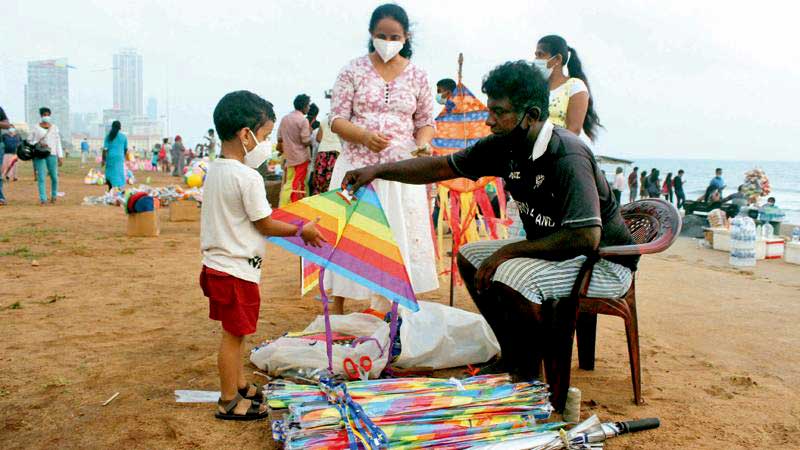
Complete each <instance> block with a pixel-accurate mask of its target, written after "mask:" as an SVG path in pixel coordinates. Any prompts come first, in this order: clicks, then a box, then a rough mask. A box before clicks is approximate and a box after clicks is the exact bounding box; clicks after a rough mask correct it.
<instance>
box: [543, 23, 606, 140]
mask: <svg viewBox="0 0 800 450" xmlns="http://www.w3.org/2000/svg"><path fill="white" fill-rule="evenodd" d="M539 44H540V45H541V46H542V49H543V50H544V51H546V52H547V53H549V54H550V55H551V56H555V55H561V62H562V64H564V63H565V64H566V65H567V70H568V71H569V76H571V77H575V78H580V79H581V80H582V81H583V82H584V83H586V88H587V89H589V109H587V110H586V117H585V118H584V119H583V131H584V132H585V133H586V135H587V136H589V139H591V140H594V139H595V138H596V137H597V129H598V128H602V127H603V126H602V125H600V117H598V116H597V111H595V109H594V99H593V96H592V88H591V87H589V80H588V79H587V78H586V74H585V73H583V66H582V65H581V60H580V58H578V52H576V51H575V49H574V48H572V47H570V46H569V45H567V41H566V40H565V39H564V38H562V37H561V36H556V35H554V34H551V35H549V36H545V37H543V38H541V39H539Z"/></svg>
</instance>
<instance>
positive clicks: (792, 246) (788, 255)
mask: <svg viewBox="0 0 800 450" xmlns="http://www.w3.org/2000/svg"><path fill="white" fill-rule="evenodd" d="M783 259H784V261H786V262H787V263H789V264H800V242H787V243H786V252H785V253H784V255H783Z"/></svg>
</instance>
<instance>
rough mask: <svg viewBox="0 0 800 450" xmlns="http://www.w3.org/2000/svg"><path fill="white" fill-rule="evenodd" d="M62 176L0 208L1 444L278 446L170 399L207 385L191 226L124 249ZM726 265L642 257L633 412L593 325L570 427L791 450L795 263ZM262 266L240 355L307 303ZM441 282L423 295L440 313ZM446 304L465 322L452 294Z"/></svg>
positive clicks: (603, 322)
mask: <svg viewBox="0 0 800 450" xmlns="http://www.w3.org/2000/svg"><path fill="white" fill-rule="evenodd" d="M63 172H64V173H62V188H61V190H63V191H65V192H66V193H67V195H66V197H64V198H63V199H61V200H60V201H59V202H58V204H56V205H54V206H45V207H40V206H39V205H38V201H37V198H36V194H35V185H34V184H33V181H32V176H31V171H30V164H29V163H28V164H23V166H22V172H21V175H22V179H21V180H20V181H19V182H17V183H12V184H11V185H10V186H8V185H6V189H5V192H6V196H7V197H8V198H9V201H10V205H9V206H5V207H0V224H2V225H0V255H2V256H0V268H2V269H0V341H2V343H3V344H2V352H0V447H2V448H25V449H31V448H111V447H116V448H267V449H271V448H277V447H276V446H275V444H274V443H273V442H272V440H271V438H270V430H269V424H268V422H260V423H229V422H221V421H217V420H215V419H214V418H213V411H212V408H213V407H212V406H211V405H207V404H206V405H185V404H176V403H175V402H174V397H173V391H174V390H175V389H204V390H216V389H217V375H216V354H215V352H216V347H217V344H218V339H219V331H218V325H217V324H216V323H215V322H211V321H210V320H208V318H207V314H208V313H207V302H206V299H205V298H204V297H203V296H202V293H201V291H200V288H199V287H198V284H197V276H198V273H199V269H200V253H199V250H198V233H199V223H170V222H168V221H167V211H165V210H164V211H161V214H160V216H161V230H162V232H161V236H159V237H158V238H128V237H126V236H125V220H126V218H125V216H124V214H123V212H122V210H121V209H120V208H113V207H107V206H81V204H80V203H81V201H82V198H83V197H84V196H85V195H100V194H101V193H102V192H103V188H102V187H99V186H85V185H83V184H82V179H83V174H84V173H85V170H79V169H78V168H77V162H74V161H71V162H69V163H68V164H67V165H66V166H65V168H64V171H63ZM148 175H149V174H143V173H139V174H138V176H139V178H140V179H141V180H143V179H144V178H146V177H147V176H148ZM151 176H152V177H153V183H152V184H154V185H163V184H167V183H170V182H171V179H170V178H169V177H167V176H163V175H151ZM726 256H727V255H725V254H723V253H718V252H715V251H712V250H707V249H702V248H698V246H697V245H696V243H695V242H694V241H692V240H688V239H681V240H679V241H678V242H677V243H676V244H675V245H674V246H673V247H672V248H671V249H670V250H669V251H668V252H666V253H664V254H661V255H655V256H648V257H645V258H644V259H643V261H642V263H641V270H640V273H639V278H638V280H637V288H638V296H639V301H638V305H639V306H638V307H639V320H640V333H641V341H642V342H641V346H642V365H643V371H644V373H643V378H644V383H643V393H644V398H645V400H646V402H647V403H646V405H643V406H636V405H634V404H633V403H632V391H631V386H630V378H629V372H628V363H627V352H626V346H625V338H624V330H623V326H622V322H621V321H620V320H618V319H616V318H609V317H601V318H600V321H599V327H598V333H599V336H598V351H597V364H596V370H594V371H592V372H587V371H582V370H579V369H577V368H575V369H574V371H573V385H574V386H577V387H579V388H580V389H581V390H582V391H583V399H584V401H585V403H584V408H583V415H584V417H586V416H587V415H588V414H591V413H596V414H598V415H599V416H600V418H601V419H603V420H620V419H633V418H642V417H651V416H656V417H660V418H661V421H662V426H661V428H660V429H659V430H656V431H650V432H646V433H641V434H638V435H631V436H626V437H622V438H618V439H616V440H614V441H612V442H610V443H609V444H608V448H609V449H628V448H630V449H647V448H654V447H656V446H658V448H670V449H671V448H675V449H677V448H729V449H730V448H778V447H781V448H783V447H786V448H789V447H796V446H800V444H799V443H800V426H799V425H798V424H800V394H798V391H797V386H798V385H800V357H799V356H798V354H799V353H800V332H798V326H797V324H798V323H800V276H798V274H800V266H792V265H788V264H785V263H783V262H780V261H769V262H762V263H759V265H758V267H757V269H756V270H755V271H754V273H752V274H743V273H740V272H737V271H735V270H732V269H730V268H728V267H727V258H726ZM32 260H36V261H37V262H38V266H33V265H32V264H31V262H32ZM264 267H265V269H264V272H263V280H262V283H261V292H262V297H263V302H262V310H261V318H260V320H259V324H258V326H259V331H258V333H257V334H256V335H255V336H254V337H253V338H252V339H251V340H250V341H249V344H250V345H253V344H255V343H256V342H257V341H258V340H260V339H263V338H268V337H275V336H278V335H280V334H282V333H283V332H285V331H288V330H297V329H301V328H303V327H304V326H305V325H306V324H308V323H309V322H310V321H311V320H312V319H313V318H314V316H315V314H317V312H318V308H319V306H318V305H317V304H315V302H314V301H313V300H311V299H310V298H307V299H298V296H297V292H298V264H297V263H296V259H295V258H294V257H293V256H291V255H289V254H287V253H286V252H284V251H282V250H280V249H278V248H277V247H274V246H273V247H270V249H269V256H268V257H267V259H266V261H265V264H264ZM443 281H444V280H443ZM442 286H443V287H442V288H441V289H440V290H439V291H438V292H436V293H434V294H431V295H426V296H424V298H425V299H427V300H433V301H440V302H445V301H446V299H447V290H446V282H443V283H442ZM456 305H457V306H458V307H461V308H464V309H468V310H472V311H474V306H473V305H472V302H471V301H470V299H469V297H468V296H467V294H466V292H465V291H464V290H463V288H459V290H458V294H457V303H456ZM349 306H350V308H351V310H355V309H356V308H357V306H358V305H352V304H351V305H349ZM116 392H119V396H118V397H117V398H116V399H115V400H114V401H113V402H112V403H110V404H109V405H108V406H102V403H103V402H104V401H105V400H107V399H108V398H109V397H111V396H112V395H113V394H114V393H116Z"/></svg>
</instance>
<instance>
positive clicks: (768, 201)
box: [767, 197, 775, 203]
mask: <svg viewBox="0 0 800 450" xmlns="http://www.w3.org/2000/svg"><path fill="white" fill-rule="evenodd" d="M767 203H775V197H770V198H768V199H767Z"/></svg>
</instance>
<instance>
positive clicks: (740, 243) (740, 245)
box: [729, 214, 756, 267]
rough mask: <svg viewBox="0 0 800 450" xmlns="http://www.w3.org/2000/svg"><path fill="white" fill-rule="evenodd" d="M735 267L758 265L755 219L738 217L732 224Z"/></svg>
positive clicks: (731, 256) (732, 257)
mask: <svg viewBox="0 0 800 450" xmlns="http://www.w3.org/2000/svg"><path fill="white" fill-rule="evenodd" d="M729 262H730V264H731V265H732V266H734V267H754V266H755V265H756V224H755V222H753V219H751V218H749V217H747V216H744V215H741V214H740V215H738V216H736V217H735V218H734V219H733V221H732V222H731V255H730V259H729Z"/></svg>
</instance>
